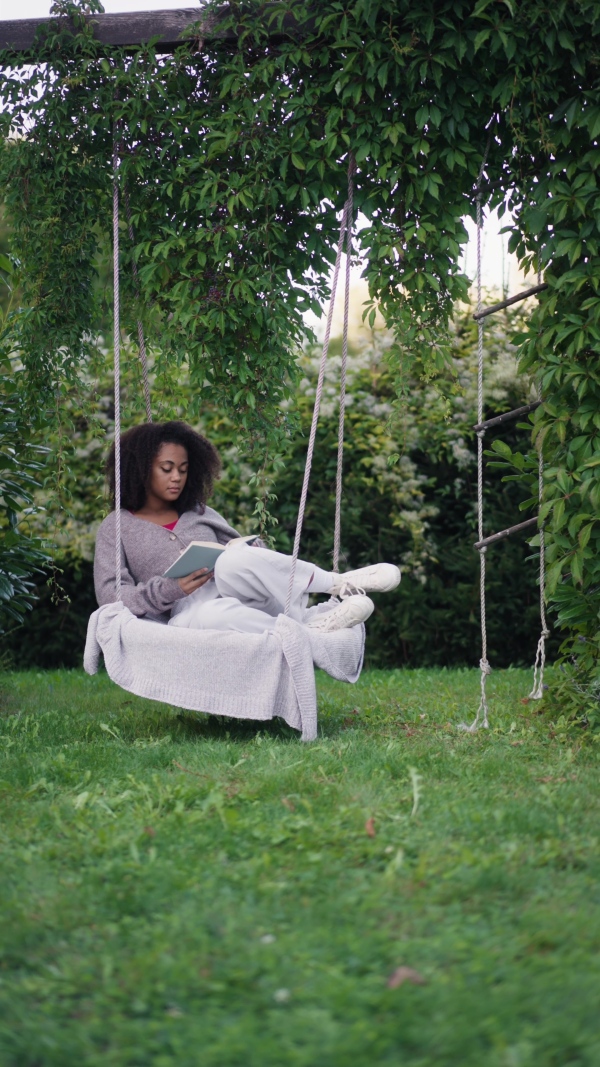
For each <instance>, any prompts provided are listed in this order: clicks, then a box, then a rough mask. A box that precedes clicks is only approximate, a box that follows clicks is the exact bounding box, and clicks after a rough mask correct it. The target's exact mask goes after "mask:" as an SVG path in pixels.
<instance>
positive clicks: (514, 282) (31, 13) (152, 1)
mask: <svg viewBox="0 0 600 1067" xmlns="http://www.w3.org/2000/svg"><path fill="white" fill-rule="evenodd" d="M51 3H52V0H0V19H27V18H44V17H45V16H47V15H48V14H49V13H50V7H51ZM103 5H104V9H105V11H107V12H111V13H116V12H125V11H150V10H163V11H164V10H165V9H167V8H182V7H190V8H191V7H196V6H198V7H199V6H200V0H103ZM506 221H507V219H506V217H505V219H504V220H503V223H502V224H501V223H500V222H499V220H498V218H497V216H496V215H495V214H494V215H491V216H490V217H489V218H488V219H486V222H485V229H484V234H483V242H482V248H483V257H482V258H483V266H482V281H483V285H484V287H485V288H487V289H490V290H494V291H497V292H499V293H501V292H502V291H506V292H508V294H512V293H515V292H518V291H519V290H520V289H521V288H523V287H524V285H525V284H526V283H525V282H524V279H523V276H522V274H521V273H520V271H519V269H518V264H517V261H516V259H515V257H514V256H511V255H509V254H508V252H507V239H508V238H507V235H504V236H503V235H501V234H500V233H499V231H500V228H501V225H503V224H506ZM359 225H360V219H359ZM466 226H467V231H468V233H469V243H468V245H467V247H466V252H465V255H464V258H463V270H465V273H466V274H468V275H469V277H470V278H474V277H475V273H476V242H475V235H476V229H475V225H474V224H473V223H472V222H471V221H470V220H467V221H466ZM360 273H361V269H360V267H357V268H355V269H354V270H353V295H354V294H356V296H358V297H360V299H359V301H358V302H359V303H362V297H361V294H362V286H361V283H360V280H359V278H360ZM336 317H337V316H336Z"/></svg>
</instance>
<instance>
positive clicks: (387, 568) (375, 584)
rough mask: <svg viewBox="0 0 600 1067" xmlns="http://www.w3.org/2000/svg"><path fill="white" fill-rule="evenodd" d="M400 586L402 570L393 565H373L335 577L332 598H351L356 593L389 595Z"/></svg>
mask: <svg viewBox="0 0 600 1067" xmlns="http://www.w3.org/2000/svg"><path fill="white" fill-rule="evenodd" d="M399 584H400V568H399V567H396V566H395V565H394V564H393V563H373V564H372V565H371V566H370V567H359V568H358V570H355V571H346V573H345V574H336V575H334V584H333V586H332V587H331V590H330V593H331V596H339V597H342V598H346V597H351V596H353V595H354V594H355V593H363V592H364V593H389V592H390V590H392V589H395V588H396V586H397V585H399Z"/></svg>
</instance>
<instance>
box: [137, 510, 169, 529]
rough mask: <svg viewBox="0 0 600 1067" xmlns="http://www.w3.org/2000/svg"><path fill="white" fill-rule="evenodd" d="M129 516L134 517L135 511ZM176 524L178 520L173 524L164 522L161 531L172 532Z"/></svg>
mask: <svg viewBox="0 0 600 1067" xmlns="http://www.w3.org/2000/svg"><path fill="white" fill-rule="evenodd" d="M129 514H130V515H135V511H130V512H129ZM178 522H179V519H175V522H165V524H164V526H163V530H174V529H175V527H176V526H177V523H178Z"/></svg>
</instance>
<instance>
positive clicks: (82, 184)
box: [0, 0, 600, 671]
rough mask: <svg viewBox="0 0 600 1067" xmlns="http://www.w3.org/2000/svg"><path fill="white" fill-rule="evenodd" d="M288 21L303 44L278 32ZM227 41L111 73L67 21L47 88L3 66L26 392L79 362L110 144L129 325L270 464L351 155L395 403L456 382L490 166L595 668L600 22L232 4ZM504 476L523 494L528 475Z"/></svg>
mask: <svg viewBox="0 0 600 1067" xmlns="http://www.w3.org/2000/svg"><path fill="white" fill-rule="evenodd" d="M96 6H97V5H96ZM58 7H59V8H62V9H63V10H71V11H72V10H75V8H74V5H73V4H70V3H68V2H67V0H61V2H60V4H59V5H58ZM290 13H291V14H292V15H293V17H294V19H295V29H292V30H289V31H286V32H285V33H284V32H278V33H277V35H276V36H273V34H274V33H275V31H277V29H278V25H280V24H281V19H282V17H283V15H286V14H287V15H289V14H290ZM226 21H228V22H229V23H230V24H232V23H235V26H236V27H237V29H238V31H239V33H238V37H237V43H235V44H232V43H231V42H230V41H226V40H225V39H224V38H222V37H218V36H211V37H209V38H208V39H207V40H206V41H205V42H204V44H203V47H202V49H201V50H199V49H198V47H197V41H195V40H194V37H193V35H192V36H191V38H190V42H189V43H187V44H183V45H182V47H181V48H180V49H178V50H177V51H176V52H175V54H174V55H173V56H169V57H164V56H157V54H156V50H155V49H154V48H152V47H151V46H144V47H142V48H140V49H139V50H138V51H135V52H134V53H133V54H132V55H125V54H123V53H121V52H119V51H118V50H114V51H113V52H112V54H111V55H110V57H108V56H105V55H100V52H99V48H98V45H97V44H96V43H95V42H94V40H93V38H92V36H91V32H90V31H89V30H88V29H86V27H85V26H84V24H83V22H82V21H81V20H79V21H78V18H77V17H75V22H76V23H77V25H78V32H77V34H76V35H75V37H71V36H70V35H69V34H68V33H67V32H66V30H64V29H63V24H62V23H60V22H58V23H57V24H56V27H55V28H53V30H52V32H50V33H49V34H48V36H47V38H46V40H45V42H44V43H40V47H39V50H38V58H39V65H38V67H37V68H35V69H32V70H30V71H29V72H25V73H23V72H22V71H21V72H19V73H14V74H11V72H10V70H9V67H8V66H5V74H4V79H3V83H2V92H1V100H2V104H3V108H4V110H3V112H2V114H1V116H0V121H1V122H2V130H3V134H4V138H5V141H4V148H3V151H2V154H1V158H0V180H1V181H2V184H3V186H4V189H5V195H6V202H7V207H8V210H9V213H10V215H11V218H12V221H13V225H14V226H15V234H16V248H17V253H18V255H19V257H20V258H21V260H22V263H23V267H24V273H23V287H24V299H25V304H26V306H27V311H26V312H25V313H24V314H23V315H22V316H20V317H19V318H18V319H17V320H15V331H14V337H13V340H14V345H15V347H19V348H20V350H21V351H22V353H23V359H24V362H25V366H26V369H27V374H28V376H29V381H30V387H31V388H32V389H34V390H35V391H36V394H37V393H39V391H40V390H46V389H56V388H58V382H59V380H60V381H64V380H65V376H66V377H67V379H68V378H69V376H71V377H72V378H73V377H75V376H76V373H77V368H78V366H79V365H80V364H81V360H82V359H84V358H85V357H86V355H87V354H89V348H90V344H91V342H92V339H93V333H94V322H95V321H96V319H97V307H96V306H95V298H94V284H93V275H94V257H95V256H96V254H97V251H98V246H99V245H101V244H102V242H103V241H106V233H107V231H108V228H109V219H110V194H111V154H112V145H113V131H116V132H117V140H118V147H119V155H120V177H119V181H120V185H121V188H122V190H123V191H125V189H126V190H127V192H128V194H129V196H130V199H131V208H132V217H133V226H134V231H135V246H134V247H132V246H127V243H126V242H125V248H124V253H123V267H124V271H123V282H124V287H125V313H124V315H125V322H126V324H127V323H129V324H130V323H131V322H132V320H133V318H134V315H135V314H137V313H139V314H142V315H143V317H144V319H145V321H146V325H147V328H148V330H149V332H151V333H152V334H153V336H154V337H155V339H156V343H157V346H158V347H159V349H160V353H161V357H160V358H161V359H162V360H163V361H165V362H167V363H170V364H171V365H173V364H174V363H177V362H180V361H183V360H186V361H187V362H188V365H189V372H190V376H191V379H192V381H193V383H194V384H195V387H196V391H197V397H198V401H197V407H198V406H199V398H200V396H201V395H202V397H203V398H204V399H207V400H209V401H211V402H212V403H215V404H218V405H220V406H221V407H223V408H225V409H226V410H229V411H234V410H235V412H236V416H237V421H238V424H239V425H240V426H241V428H242V429H244V430H245V431H246V433H247V435H248V436H249V437H250V438H253V439H254V440H255V441H256V440H257V439H258V440H260V441H261V447H262V446H263V445H266V448H267V452H268V453H269V455H271V456H273V455H274V454H275V453H278V452H280V451H281V448H282V434H283V433H284V432H285V430H286V419H285V417H282V415H281V411H282V408H281V400H282V398H284V397H285V395H286V392H287V391H288V390H289V387H290V383H293V381H294V358H293V357H294V346H295V344H296V342H297V340H298V337H299V334H300V332H301V329H302V319H301V315H302V311H303V309H304V307H306V306H307V304H310V303H314V301H315V299H316V298H317V297H319V296H320V295H322V294H323V289H324V286H325V284H326V280H327V277H328V270H329V264H330V261H331V258H332V254H333V251H332V249H333V242H334V237H335V229H336V218H335V212H336V210H337V209H339V208H340V206H341V204H342V202H343V200H344V196H345V173H346V167H347V163H348V154H349V152H350V150H352V151H353V153H354V155H355V158H356V161H357V164H358V174H357V179H356V203H357V206H358V208H360V210H361V211H362V212H363V214H364V215H365V216H366V217H367V219H368V221H369V226H367V227H366V228H365V229H364V230H363V231H362V233H361V243H362V247H363V251H364V253H365V254H366V256H367V268H366V274H367V277H368V280H369V285H370V290H371V295H372V298H373V300H375V301H377V302H378V305H379V307H380V308H381V310H382V312H383V315H384V317H385V318H386V321H387V322H388V324H389V326H390V328H392V329H393V330H394V331H395V344H394V345H393V346H391V347H390V349H389V352H388V354H387V359H388V365H389V366H390V368H391V371H392V375H393V389H394V392H395V393H396V394H397V395H398V396H402V395H403V394H405V393H406V391H407V383H408V382H409V381H410V375H411V373H413V372H412V371H409V367H410V366H416V368H417V371H422V372H423V373H424V374H425V376H426V377H428V376H429V377H431V376H435V375H436V374H441V375H442V376H443V375H444V374H445V371H444V367H445V366H446V363H447V360H448V359H449V358H450V354H449V353H450V347H449V343H448V332H447V324H448V320H449V316H450V312H451V308H452V305H453V302H454V301H455V300H456V299H457V298H458V297H460V296H462V295H463V294H464V292H465V284H466V283H465V279H464V278H463V277H461V275H460V272H459V267H458V259H459V251H460V245H461V242H462V241H464V239H465V233H464V227H463V224H462V222H461V218H462V217H463V216H464V215H465V214H469V213H470V214H473V212H474V199H475V186H476V182H477V176H478V174H479V172H480V168H481V167H482V162H483V160H484V158H485V159H486V160H487V162H486V164H485V166H484V168H483V175H482V182H483V184H482V188H481V191H482V197H483V200H484V202H485V203H486V204H491V205H494V204H503V205H504V204H507V205H508V206H509V207H510V208H511V211H512V215H511V216H510V223H509V224H510V226H511V229H512V237H511V242H512V247H513V248H514V249H515V251H516V252H517V254H518V256H519V258H520V260H521V263H522V264H523V265H525V266H530V267H533V269H534V270H541V271H543V274H544V280H545V281H546V282H547V283H548V286H549V289H548V290H547V291H546V292H545V293H544V294H543V295H542V297H541V299H540V304H539V310H538V311H537V312H536V313H535V315H534V316H533V318H532V320H531V325H530V327H529V328H528V329H527V330H525V331H524V336H523V339H522V340H523V353H524V359H525V366H526V367H527V368H528V369H530V370H531V371H533V372H535V373H536V374H537V375H538V377H539V379H540V382H541V386H542V389H543V392H544V401H545V402H544V405H543V407H542V408H540V409H539V412H538V415H537V419H536V423H535V431H534V433H535V436H536V441H537V443H538V444H539V445H541V446H542V447H543V450H544V454H545V456H546V458H547V462H548V473H547V478H546V486H545V505H544V510H543V514H544V517H545V520H546V523H547V531H548V532H547V545H548V559H549V562H550V564H551V566H550V574H549V577H550V595H551V598H552V600H553V602H554V604H555V605H556V606H557V607H558V608H559V611H560V620H561V624H562V625H563V626H564V627H565V629H566V631H567V633H568V634H570V635H571V638H576V641H575V645H574V646H573V647H574V648H575V650H576V653H577V656H578V662H579V664H580V666H581V667H582V668H584V669H587V670H590V671H593V670H594V669H595V666H596V664H597V661H598V656H599V653H600V644H599V642H600V637H599V632H598V608H599V604H600V551H599V549H600V523H599V522H598V518H597V516H598V503H599V500H600V485H599V483H598V474H597V472H598V464H599V463H600V460H599V458H598V452H599V448H598V438H597V435H598V431H599V429H600V426H599V425H598V420H599V416H598V414H597V412H598V408H599V406H600V378H599V376H598V370H597V367H598V351H599V349H600V328H599V325H598V318H599V315H600V294H599V292H598V276H599V273H600V261H599V259H598V255H599V249H598V222H597V219H598V208H599V207H600V200H599V195H600V194H599V193H598V189H597V178H596V171H597V167H598V163H599V162H600V148H599V147H598V136H599V134H600V86H599V82H598V58H599V56H598V39H599V33H600V10H599V8H598V5H597V3H596V2H595V0H577V2H576V3H573V2H567V0H559V2H557V3H555V4H552V5H548V4H547V3H546V2H545V0H530V2H529V3H527V4H518V3H516V2H515V0H502V2H501V3H495V2H492V0H436V2H427V3H419V4H414V3H412V2H411V0H375V2H373V0H354V2H350V3H349V2H342V0H323V2H321V3H319V4H318V5H314V4H312V3H310V2H307V0H289V2H288V3H282V4H276V5H261V4H259V3H256V2H255V0H242V2H233V3H231V4H230V5H228V7H227V10H226ZM5 63H10V60H7V57H5ZM11 124H12V126H11ZM11 129H12V132H11ZM15 134H17V137H15ZM124 236H125V233H124ZM133 257H135V259H136V260H137V263H138V267H139V274H140V285H141V292H142V299H141V301H137V300H136V298H135V291H134V287H133V283H132V277H131V276H132V271H131V265H132V259H133ZM201 390H202V392H201ZM534 459H535V457H534V456H532V460H534ZM515 462H516V464H517V466H521V467H523V469H524V474H525V476H526V477H527V466H528V460H527V459H525V458H524V459H523V461H521V459H520V458H519V457H516V460H515ZM569 647H570V646H569Z"/></svg>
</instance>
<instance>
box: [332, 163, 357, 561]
mask: <svg viewBox="0 0 600 1067" xmlns="http://www.w3.org/2000/svg"><path fill="white" fill-rule="evenodd" d="M355 173H356V163H355V160H354V156H353V155H352V154H351V155H350V163H349V165H348V199H347V201H346V279H345V287H344V325H343V333H342V366H341V373H340V415H339V421H338V454H337V471H336V477H335V523H334V530H333V566H332V570H333V572H334V573H335V574H337V573H338V572H339V569H340V568H339V564H340V545H341V540H342V486H343V466H344V420H345V415H346V369H347V365H348V319H349V315H350V260H351V256H352V219H353V213H354V180H353V179H354V174H355Z"/></svg>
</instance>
